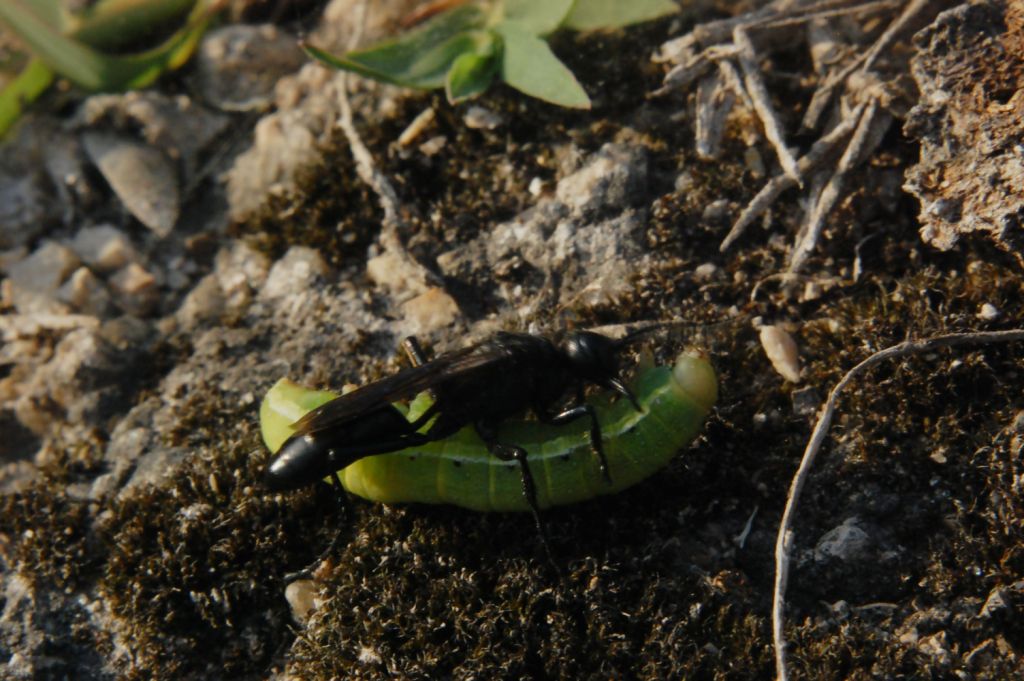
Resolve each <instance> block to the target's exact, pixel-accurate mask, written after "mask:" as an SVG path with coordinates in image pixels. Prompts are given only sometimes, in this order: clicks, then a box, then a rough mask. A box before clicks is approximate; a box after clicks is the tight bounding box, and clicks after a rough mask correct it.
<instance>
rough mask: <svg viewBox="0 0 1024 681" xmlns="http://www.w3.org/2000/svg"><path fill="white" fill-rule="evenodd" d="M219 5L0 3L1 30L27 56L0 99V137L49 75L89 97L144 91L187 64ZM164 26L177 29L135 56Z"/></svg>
mask: <svg viewBox="0 0 1024 681" xmlns="http://www.w3.org/2000/svg"><path fill="white" fill-rule="evenodd" d="M222 4H223V0H96V1H95V2H78V3H75V2H71V1H69V0H0V24H6V25H7V26H8V27H9V28H10V29H11V30H12V31H13V32H14V33H15V34H16V35H17V36H18V37H19V38H20V39H21V40H22V42H23V43H24V44H25V46H26V47H27V48H28V49H29V50H30V51H31V52H32V54H33V56H32V57H31V58H30V59H29V61H28V63H27V65H26V66H25V67H24V68H23V69H22V70H21V72H20V73H19V74H18V75H17V76H16V77H15V78H14V79H13V80H12V81H11V82H10V83H9V84H8V85H7V87H6V88H4V90H3V91H2V92H0V135H2V134H3V133H4V132H6V130H7V129H8V128H9V127H10V126H11V125H12V124H13V123H14V122H15V121H16V120H17V119H18V117H19V116H20V115H21V113H22V111H23V110H24V109H25V107H26V106H28V105H29V104H30V103H31V102H32V101H34V100H35V99H36V98H37V97H38V96H39V95H40V94H42V93H43V92H44V91H45V90H46V88H47V87H49V86H50V84H51V83H52V82H53V79H54V77H55V76H57V75H60V76H63V77H64V78H67V79H68V80H69V81H71V82H72V83H74V84H75V85H77V86H79V87H81V88H83V89H85V90H90V91H114V90H129V89H134V88H141V87H145V86H147V85H149V84H150V83H152V82H153V81H154V80H156V78H157V77H158V76H159V75H160V74H161V73H163V72H164V71H168V70H171V69H175V68H177V67H179V66H181V65H182V64H183V63H184V62H185V61H186V60H187V59H188V58H189V56H191V54H192V51H193V50H194V49H195V47H196V45H197V44H198V42H199V38H200V36H202V34H203V31H204V30H206V27H207V25H208V24H209V22H210V19H211V18H212V16H213V14H214V13H215V12H216V11H217V10H218V9H219V8H220V6H221V5H222ZM170 22H174V23H170ZM168 25H172V26H177V27H178V28H177V30H175V31H174V32H173V33H171V34H170V35H169V36H166V37H163V38H162V39H161V42H159V43H158V44H157V45H156V46H147V47H146V48H145V49H138V48H139V46H140V45H143V44H145V41H146V40H147V36H151V35H152V34H153V33H154V31H165V30H166V27H167V26H168Z"/></svg>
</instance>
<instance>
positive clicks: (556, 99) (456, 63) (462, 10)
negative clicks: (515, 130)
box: [305, 0, 678, 109]
mask: <svg viewBox="0 0 1024 681" xmlns="http://www.w3.org/2000/svg"><path fill="white" fill-rule="evenodd" d="M677 9H678V8H677V7H676V4H675V3H674V2H671V1H670V0H470V1H469V2H464V3H460V4H457V5H456V6H454V7H452V8H451V9H448V10H446V11H444V12H442V13H441V14H438V15H437V16H435V17H433V18H431V19H430V20H428V21H426V22H425V23H423V24H422V25H421V26H419V27H417V28H416V29H414V30H412V31H409V32H408V33H406V34H405V35H403V36H401V37H399V38H398V39H396V40H393V41H389V42H386V43H382V44H379V45H376V46H374V47H371V48H368V49H365V50H358V51H355V52H349V53H347V54H344V55H341V56H335V55H331V54H328V53H326V52H324V51H323V50H320V49H318V48H316V47H313V46H311V45H306V46H305V49H306V51H307V52H308V53H309V54H310V55H311V56H313V57H314V58H316V59H318V60H320V61H322V62H324V63H326V64H329V65H330V66H333V67H335V68H339V69H346V70H348V71H353V72H355V73H358V74H360V75H363V76H367V77H369V78H373V79H375V80H380V81H383V82H386V83H393V84H395V85H402V86H405V87H413V88H420V89H425V90H432V89H435V88H441V87H443V88H444V89H445V93H446V94H447V96H448V100H449V101H450V102H452V103H456V102H461V101H464V100H466V99H469V98H470V97H475V96H476V95H479V94H480V93H482V92H483V91H485V90H486V89H487V88H488V87H489V86H490V84H491V82H492V81H493V80H494V78H495V77H500V78H501V79H502V80H504V81H505V82H506V83H508V84H509V85H511V86H512V87H514V88H515V89H517V90H519V91H520V92H522V93H523V94H526V95H529V96H531V97H536V98H537V99H542V100H544V101H546V102H550V103H552V104H557V105H559V106H565V107H572V108H577V109H589V108H590V98H589V97H587V93H586V92H584V91H583V88H582V87H581V86H580V84H579V82H578V81H577V80H576V77H575V76H574V75H573V74H572V72H571V71H570V70H569V69H568V68H567V67H566V66H565V64H563V63H562V62H561V61H559V59H558V57H556V56H555V55H554V53H552V52H551V48H549V47H548V44H547V42H545V40H544V38H545V37H546V36H548V35H549V34H551V33H553V32H554V31H555V30H557V29H559V28H568V29H573V30H581V31H582V30H591V29H600V28H617V27H620V26H625V25H628V24H633V23H638V22H641V21H647V20H650V19H655V18H657V17H660V16H664V15H666V14H669V13H672V12H675V11H677Z"/></svg>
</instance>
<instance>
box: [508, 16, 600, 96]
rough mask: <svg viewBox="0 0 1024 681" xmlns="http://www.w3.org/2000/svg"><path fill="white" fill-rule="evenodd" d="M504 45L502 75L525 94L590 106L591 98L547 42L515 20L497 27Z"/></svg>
mask: <svg viewBox="0 0 1024 681" xmlns="http://www.w3.org/2000/svg"><path fill="white" fill-rule="evenodd" d="M494 30H495V31H496V32H497V33H498V34H500V35H501V37H502V40H503V43H504V44H503V49H502V57H501V77H502V78H503V79H504V81H505V82H506V83H508V84H509V85H511V86H512V87H514V88H515V89H517V90H519V91H520V92H522V93H523V94H527V95H530V96H531V97H536V98H537V99H543V100H544V101H545V102H550V103H552V104H557V105H559V106H566V107H570V108H574V109H589V108H590V98H589V97H587V93H586V92H584V90H583V87H582V86H580V84H579V82H578V81H577V80H576V76H574V75H572V71H570V70H569V69H568V68H567V67H566V65H565V64H563V63H562V62H560V61H559V60H558V57H556V56H555V54H554V53H553V52H552V51H551V48H550V47H548V44H547V43H546V42H544V41H543V40H542V39H540V38H538V37H537V36H536V35H533V34H532V33H530V32H529V31H528V30H526V29H525V28H523V27H521V26H519V25H518V24H516V23H515V22H511V21H506V22H502V23H501V24H499V25H497V26H495V27H494Z"/></svg>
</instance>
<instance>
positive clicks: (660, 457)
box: [260, 351, 718, 511]
mask: <svg viewBox="0 0 1024 681" xmlns="http://www.w3.org/2000/svg"><path fill="white" fill-rule="evenodd" d="M633 390H634V393H635V395H636V398H637V401H638V402H639V405H640V407H641V411H639V412H638V411H636V410H635V409H634V407H633V406H632V405H631V404H630V403H629V401H628V400H618V401H617V402H614V403H612V402H610V401H609V400H608V399H607V397H599V398H597V399H596V400H594V401H593V403H594V405H595V407H596V408H597V412H598V419H599V422H600V424H601V434H602V442H603V445H604V451H605V456H606V457H607V460H608V468H609V473H610V477H611V482H610V483H609V482H608V481H607V480H605V478H604V477H603V476H602V474H601V471H600V467H599V465H598V462H597V460H596V457H595V456H594V453H593V451H592V449H591V446H590V440H589V438H588V428H587V426H586V424H585V423H583V421H582V420H581V421H576V422H574V423H570V424H566V425H559V426H552V425H545V424H542V423H538V422H535V421H506V422H503V423H502V424H501V429H500V433H499V434H500V439H501V441H502V442H507V443H514V444H516V445H519V446H521V447H523V448H525V449H526V451H527V452H528V459H527V461H528V464H529V467H530V471H531V472H532V474H533V478H534V480H535V482H536V487H537V506H538V507H539V508H542V509H543V508H549V507H551V506H557V505H562V504H572V503H577V502H580V501H585V500H587V499H591V498H593V497H596V496H599V495H602V494H614V493H616V492H619V491H622V490H623V489H626V488H627V487H631V486H632V485H635V484H637V483H638V482H640V481H641V480H643V479H644V478H646V477H648V476H650V475H651V474H653V473H654V472H656V471H657V470H659V469H660V468H661V467H663V466H664V465H666V464H667V463H668V462H669V461H670V460H671V459H672V457H674V456H675V455H676V453H677V452H678V451H679V449H680V448H681V447H682V446H683V445H685V444H686V443H687V442H689V441H690V440H692V439H693V438H694V437H696V436H697V433H699V432H700V428H701V425H702V424H703V422H704V419H705V417H706V416H707V415H708V412H709V411H710V410H711V407H712V406H713V405H714V403H715V401H716V399H717V398H718V379H717V377H716V375H715V371H714V369H712V367H711V364H710V363H709V362H708V360H707V358H706V357H705V356H704V355H703V354H700V353H697V352H692V351H691V352H684V353H683V354H681V355H680V356H679V357H678V359H677V360H676V362H675V365H674V366H672V367H652V368H648V369H645V370H642V371H641V372H640V373H639V375H638V376H637V378H636V380H635V381H634V383H633ZM335 397H337V394H336V393H332V392H328V391H323V390H308V389H306V388H303V387H301V386H299V385H297V384H295V383H293V382H292V381H290V380H288V379H281V380H279V381H278V382H277V383H276V384H275V385H274V386H273V387H272V388H271V389H270V391H269V392H268V393H267V395H266V397H265V398H264V399H263V403H262V405H261V406H260V425H261V429H262V433H263V441H264V442H265V443H266V445H267V447H268V448H269V449H270V451H271V452H276V451H277V450H278V448H279V447H281V445H282V443H283V442H284V441H285V440H286V439H288V437H289V436H290V435H291V434H292V432H293V431H292V428H291V426H292V424H294V423H295V421H297V420H298V419H300V418H301V417H302V416H303V415H305V414H306V413H307V412H309V411H312V410H313V409H315V408H317V407H319V406H320V405H322V404H324V403H325V402H328V401H330V400H332V399H334V398H335ZM430 404H431V401H430V398H429V396H427V395H426V394H421V395H419V396H417V397H416V399H414V400H413V401H412V403H411V404H410V405H409V407H408V413H407V416H408V418H409V420H410V421H412V420H414V419H415V418H416V417H417V416H418V415H419V414H422V413H423V412H424V411H425V410H426V408H427V407H428V406H429V405H430ZM400 408H402V410H403V411H406V409H405V408H404V407H400ZM428 425H429V424H428ZM338 477H339V479H340V480H341V484H342V485H343V486H344V487H345V489H347V490H348V491H349V492H351V493H353V494H355V495H358V496H360V497H363V498H364V499H369V500H370V501H379V502H383V503H401V502H420V503H430V504H433V503H437V504H454V505H456V506H462V507H464V508H469V509H472V510H476V511H529V510H531V509H530V505H529V503H528V502H527V500H526V498H525V496H524V495H523V482H522V474H521V471H520V469H519V464H518V463H516V462H515V461H502V460H500V459H498V458H496V457H494V456H491V455H490V454H488V452H487V449H486V446H485V445H484V443H483V442H482V441H481V440H480V438H479V437H478V436H477V434H476V433H475V432H474V430H473V429H472V428H463V429H462V430H461V431H459V432H458V433H456V434H455V435H453V436H451V437H449V438H447V439H444V440H439V441H436V442H430V443H428V444H424V445H420V446H416V447H411V448H409V449H404V450H401V451H397V452H392V453H389V454H378V455H376V456H367V457H365V458H362V459H359V460H357V461H356V462H354V463H352V464H351V465H349V466H347V467H346V468H344V469H342V470H341V471H340V472H339V474H338Z"/></svg>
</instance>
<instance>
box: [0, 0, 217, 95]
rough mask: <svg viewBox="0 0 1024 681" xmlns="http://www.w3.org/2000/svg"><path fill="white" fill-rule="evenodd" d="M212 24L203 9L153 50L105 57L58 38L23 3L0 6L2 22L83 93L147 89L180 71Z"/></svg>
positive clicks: (17, 0)
mask: <svg viewBox="0 0 1024 681" xmlns="http://www.w3.org/2000/svg"><path fill="white" fill-rule="evenodd" d="M36 3H37V4H38V0H36ZM210 18H211V10H210V9H209V8H207V7H206V5H205V3H202V6H201V7H200V6H197V9H196V10H195V11H193V13H192V15H191V16H190V17H189V20H188V21H187V22H186V24H185V26H184V27H182V28H181V29H180V30H178V31H177V32H176V33H174V34H173V35H172V36H171V37H170V38H168V39H167V40H166V41H164V42H163V43H162V44H160V45H157V46H156V47H155V48H153V49H151V50H147V51H145V52H140V53H136V54H127V55H108V54H104V53H103V52H100V51H98V50H95V49H93V48H91V47H89V46H87V45H85V44H83V43H81V42H78V41H77V40H73V39H70V38H67V37H65V36H63V35H61V34H60V33H59V32H58V31H57V30H56V29H55V28H54V27H52V26H49V25H47V24H46V23H45V22H44V21H42V19H41V16H40V15H39V14H37V13H36V12H34V11H33V10H32V9H31V8H30V7H29V6H28V3H26V2H24V1H23V0H3V2H0V20H2V21H4V22H6V23H7V24H8V25H10V27H11V28H12V29H13V30H14V31H15V32H16V33H17V34H18V36H19V37H20V38H21V39H22V40H23V41H24V42H25V44H26V45H28V47H29V49H31V50H32V51H33V53H35V55H36V56H37V57H39V59H41V60H42V61H43V62H44V63H46V64H47V65H48V66H49V67H50V68H52V69H53V70H54V71H56V72H57V73H59V74H60V75H62V76H64V77H65V78H67V79H68V80H70V81H72V82H74V83H75V84H76V85H79V86H80V87H83V88H85V89H87V90H121V89H132V88H139V87H145V86H146V85H149V84H150V83H152V82H153V81H154V80H156V78H157V77H158V76H159V75H160V74H161V73H163V72H164V71H166V70H169V69H174V68H177V67H178V66H181V64H183V63H184V62H185V61H186V60H187V59H188V57H189V56H190V55H191V54H192V51H193V50H194V49H195V46H196V44H197V43H198V42H199V38H200V37H201V36H202V34H203V31H204V30H205V29H206V26H207V24H208V23H209V21H210Z"/></svg>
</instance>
